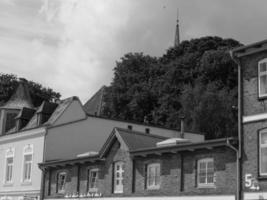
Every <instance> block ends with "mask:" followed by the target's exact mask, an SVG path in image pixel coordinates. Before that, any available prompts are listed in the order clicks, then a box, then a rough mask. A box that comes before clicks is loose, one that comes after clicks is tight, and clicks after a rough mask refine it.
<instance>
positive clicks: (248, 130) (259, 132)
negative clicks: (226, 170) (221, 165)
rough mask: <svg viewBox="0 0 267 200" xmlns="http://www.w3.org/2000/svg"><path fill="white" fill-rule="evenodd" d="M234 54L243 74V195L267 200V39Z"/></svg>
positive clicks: (240, 128) (241, 166)
mask: <svg viewBox="0 0 267 200" xmlns="http://www.w3.org/2000/svg"><path fill="white" fill-rule="evenodd" d="M231 55H232V58H233V59H234V60H235V61H236V63H237V64H238V74H239V77H238V78H239V83H238V85H239V91H238V92H239V144H240V145H239V152H240V155H239V157H240V179H241V180H240V185H239V187H240V192H241V194H240V196H241V198H242V199H245V200H252V199H267V179H266V178H267V148H266V147H267V139H266V138H267V110H266V109H267V107H266V105H267V40H264V41H261V42H257V43H254V44H250V45H247V46H243V47H239V48H236V49H234V50H233V51H232V52H231Z"/></svg>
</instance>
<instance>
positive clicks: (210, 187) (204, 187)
mask: <svg viewBox="0 0 267 200" xmlns="http://www.w3.org/2000/svg"><path fill="white" fill-rule="evenodd" d="M197 188H198V189H215V188H216V186H215V185H198V186H197Z"/></svg>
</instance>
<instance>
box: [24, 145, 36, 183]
mask: <svg viewBox="0 0 267 200" xmlns="http://www.w3.org/2000/svg"><path fill="white" fill-rule="evenodd" d="M27 149H30V151H28V152H27ZM28 155H31V161H30V162H28V161H27V163H28V164H29V163H30V164H31V165H30V166H31V167H30V174H29V176H30V178H29V179H26V178H25V165H26V163H25V161H26V159H25V158H26V156H28ZM32 171H33V145H32V144H28V145H26V146H24V148H23V167H22V183H31V181H32V180H31V178H32Z"/></svg>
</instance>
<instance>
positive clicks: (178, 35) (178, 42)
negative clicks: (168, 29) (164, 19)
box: [174, 9, 180, 47]
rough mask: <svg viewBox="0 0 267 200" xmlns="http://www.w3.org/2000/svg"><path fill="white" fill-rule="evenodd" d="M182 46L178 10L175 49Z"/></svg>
mask: <svg viewBox="0 0 267 200" xmlns="http://www.w3.org/2000/svg"><path fill="white" fill-rule="evenodd" d="M179 44H180V32H179V10H178V9H177V20H176V31H175V38H174V47H177V46H178V45H179Z"/></svg>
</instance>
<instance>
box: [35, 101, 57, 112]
mask: <svg viewBox="0 0 267 200" xmlns="http://www.w3.org/2000/svg"><path fill="white" fill-rule="evenodd" d="M57 106H58V104H56V103H50V102H47V101H43V103H42V104H41V106H40V107H39V108H38V110H37V111H36V112H37V113H44V114H52V113H53V112H54V111H55V109H56V107H57Z"/></svg>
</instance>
